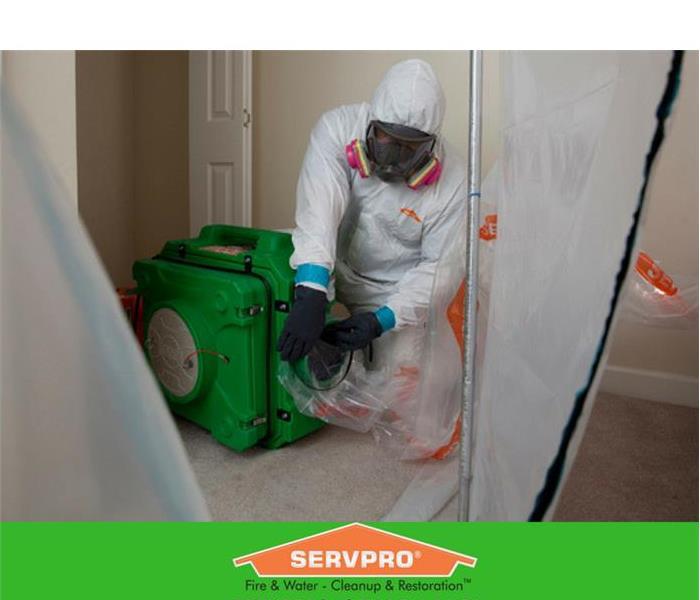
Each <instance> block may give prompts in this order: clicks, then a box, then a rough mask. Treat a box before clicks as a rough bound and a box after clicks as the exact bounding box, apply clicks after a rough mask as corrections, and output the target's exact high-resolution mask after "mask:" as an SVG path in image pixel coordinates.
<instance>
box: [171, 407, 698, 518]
mask: <svg viewBox="0 0 700 600" xmlns="http://www.w3.org/2000/svg"><path fill="white" fill-rule="evenodd" d="M178 426H179V428H180V432H181V434H182V437H183V439H184V442H185V446H186V448H187V451H188V453H189V455H190V459H191V461H192V465H193V468H194V471H195V474H196V475H197V478H198V480H199V483H200V485H201V487H202V489H203V491H204V495H205V498H206V499H207V502H208V504H209V508H210V510H211V512H212V516H213V517H214V519H216V520H225V521H230V520H237V521H240V520H265V521H299V520H315V521H323V520H329V521H367V520H377V519H379V518H380V517H381V516H382V515H384V514H385V513H386V512H387V511H388V510H389V509H390V508H391V507H392V506H393V504H394V502H395V501H396V499H397V498H398V496H399V495H400V493H401V492H402V491H403V489H404V488H405V486H406V485H407V484H408V482H409V481H410V480H411V478H412V477H413V475H414V473H415V472H416V469H417V465H415V464H410V463H402V462H399V461H397V460H396V459H395V458H394V457H393V456H391V455H390V454H388V453H387V452H385V451H384V450H382V449H381V448H378V447H377V446H376V445H375V443H374V440H373V439H372V436H370V435H363V434H358V433H355V432H351V431H347V430H344V429H340V428H337V427H326V428H324V429H322V430H321V431H318V432H316V433H314V434H313V435H311V436H309V437H307V438H305V439H304V440H301V441H299V442H297V443H296V444H292V445H291V446H287V447H285V448H282V449H279V450H264V449H259V448H255V449H252V450H249V451H247V452H245V453H243V454H237V453H235V452H233V451H231V450H229V449H227V448H225V447H224V446H221V445H220V444H218V443H217V442H215V441H214V440H213V439H212V438H211V436H210V435H209V434H208V433H207V432H206V431H204V430H202V429H200V428H199V427H196V426H195V425H192V424H190V423H187V422H186V421H183V420H178ZM453 513H456V508H455V506H454V503H453V504H452V505H451V506H448V507H447V508H446V509H445V510H444V511H443V512H442V514H441V515H440V516H439V517H438V518H440V519H441V520H450V519H451V518H453V517H451V515H452V514H453ZM555 518H556V519H557V520H571V521H586V520H600V521H605V520H697V518H698V411H697V409H691V408H685V407H679V406H672V405H667V404H660V403H656V402H647V401H644V400H637V399H633V398H625V397H622V396H612V395H609V394H600V395H599V397H598V399H597V402H596V405H595V407H594V409H593V414H592V416H591V420H590V422H589V426H588V429H587V431H586V434H585V436H584V439H583V442H582V444H581V448H580V452H579V455H578V457H577V459H576V462H575V463H574V467H573V469H572V472H571V476H570V477H569V480H568V482H567V484H566V486H565V488H564V490H563V493H562V497H561V501H560V503H559V507H558V510H557V513H556V515H555Z"/></svg>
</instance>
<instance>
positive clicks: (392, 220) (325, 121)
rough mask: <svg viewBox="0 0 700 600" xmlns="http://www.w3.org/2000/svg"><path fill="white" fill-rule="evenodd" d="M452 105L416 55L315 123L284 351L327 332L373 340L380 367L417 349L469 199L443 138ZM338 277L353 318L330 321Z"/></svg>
mask: <svg viewBox="0 0 700 600" xmlns="http://www.w3.org/2000/svg"><path fill="white" fill-rule="evenodd" d="M444 112H445V97H444V93H443V91H442V87H441V86H440V83H439V81H438V79H437V77H436V75H435V73H434V71H433V69H432V67H431V66H430V65H429V64H428V63H426V62H424V61H422V60H407V61H404V62H400V63H398V64H396V65H394V66H393V67H392V68H391V69H389V71H388V72H387V73H386V75H385V76H384V78H383V80H382V81H381V83H380V84H379V86H378V87H377V89H376V91H375V92H374V95H373V97H372V100H371V102H370V103H369V104H367V103H362V104H354V105H349V106H340V107H338V108H335V109H333V110H330V111H328V112H326V113H325V114H324V115H322V116H321V118H320V119H319V121H318V122H317V124H316V126H315V127H314V129H313V131H312V133H311V139H310V142H309V146H308V149H307V151H306V156H305V158H304V163H303V166H302V169H301V173H300V175H299V181H298V185H297V207H296V229H295V230H294V233H293V242H294V254H293V255H292V257H291V261H290V262H291V266H292V268H294V269H296V278H295V283H296V287H295V302H294V305H293V307H292V310H291V312H290V315H289V317H288V319H287V322H286V325H285V328H284V330H283V332H282V334H281V336H280V338H279V341H278V350H279V351H280V352H281V357H282V359H283V360H287V361H295V360H298V359H300V358H301V357H302V356H305V355H306V354H308V353H309V352H310V350H311V348H312V347H313V346H314V344H315V343H316V342H317V341H318V340H319V339H320V338H321V337H323V339H324V340H325V341H326V342H328V343H330V344H332V345H334V346H337V347H338V348H340V349H341V350H360V349H363V348H366V347H368V346H370V344H372V343H373V342H374V343H373V344H372V345H373V350H374V351H373V352H372V353H370V354H371V355H373V358H372V359H371V360H372V363H373V364H370V365H369V366H370V368H379V367H381V366H383V365H385V364H387V363H388V360H389V358H390V357H391V359H392V360H394V361H395V360H396V359H397V356H398V355H402V354H403V355H408V356H410V355H411V354H412V353H413V352H414V351H415V350H416V348H415V347H414V346H415V344H416V343H420V335H417V334H419V333H420V332H421V331H422V329H423V327H424V326H425V322H426V319H427V315H428V306H429V302H430V297H431V291H432V284H433V278H434V274H435V268H436V265H437V261H438V258H439V256H440V252H441V250H442V247H443V245H444V244H445V243H446V242H447V241H448V239H447V238H448V237H449V232H450V231H451V230H453V228H454V226H455V221H457V220H461V219H462V215H463V212H462V211H463V207H464V203H465V198H466V187H465V172H464V165H463V160H462V158H461V157H460V156H459V154H458V153H457V152H456V151H455V150H454V149H453V148H452V147H451V146H450V145H449V144H448V143H447V142H446V141H445V140H444V139H443V138H442V137H441V136H440V128H441V125H442V121H443V116H444ZM334 284H335V285H334ZM334 287H335V295H336V296H337V299H338V300H339V301H340V302H342V303H343V304H344V305H345V306H347V307H348V309H349V310H350V312H351V314H352V316H351V317H350V318H348V319H346V320H344V321H341V322H339V323H336V324H334V325H331V326H328V327H326V328H325V330H324V325H325V315H324V311H325V308H326V303H327V301H328V300H331V299H332V298H333V295H334V289H333V288H334Z"/></svg>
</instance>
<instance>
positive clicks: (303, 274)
mask: <svg viewBox="0 0 700 600" xmlns="http://www.w3.org/2000/svg"><path fill="white" fill-rule="evenodd" d="M330 280H331V274H330V271H329V270H328V269H326V267H324V266H322V265H315V264H313V263H304V264H301V265H299V266H298V267H297V274H296V277H295V278H294V283H295V284H296V285H305V286H307V287H310V288H314V289H317V290H318V289H320V290H322V291H324V292H325V291H328V283H329V282H330Z"/></svg>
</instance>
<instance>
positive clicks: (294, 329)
mask: <svg viewBox="0 0 700 600" xmlns="http://www.w3.org/2000/svg"><path fill="white" fill-rule="evenodd" d="M325 323H326V292H321V291H319V290H314V289H311V288H307V287H304V286H303V285H298V286H297V287H296V289H295V290H294V304H293V305H292V310H291V312H290V313H289V316H288V317H287V322H286V323H285V324H284V329H283V330H282V335H280V339H279V340H278V341H277V350H278V352H280V353H281V355H282V360H287V361H290V362H294V361H296V360H299V359H300V358H302V357H304V356H306V355H307V354H308V353H309V352H310V351H311V348H312V347H313V345H314V343H315V342H316V341H317V340H318V339H319V338H320V337H321V333H322V332H323V326H324V325H325Z"/></svg>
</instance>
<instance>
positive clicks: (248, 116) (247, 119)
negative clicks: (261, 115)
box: [243, 108, 253, 127]
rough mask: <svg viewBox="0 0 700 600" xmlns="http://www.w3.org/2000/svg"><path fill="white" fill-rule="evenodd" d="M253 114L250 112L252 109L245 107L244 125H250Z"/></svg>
mask: <svg viewBox="0 0 700 600" xmlns="http://www.w3.org/2000/svg"><path fill="white" fill-rule="evenodd" d="M252 118H253V117H252V115H251V114H250V111H249V110H248V109H247V108H244V109H243V127H248V126H249V125H250V121H251V119H252Z"/></svg>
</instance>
